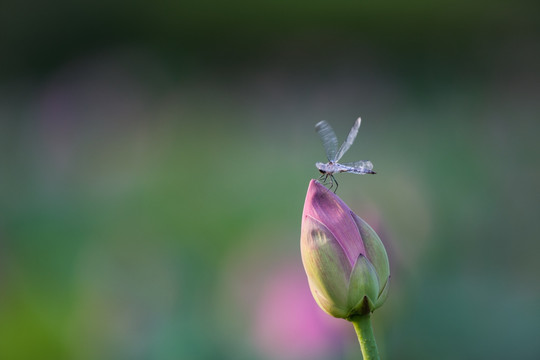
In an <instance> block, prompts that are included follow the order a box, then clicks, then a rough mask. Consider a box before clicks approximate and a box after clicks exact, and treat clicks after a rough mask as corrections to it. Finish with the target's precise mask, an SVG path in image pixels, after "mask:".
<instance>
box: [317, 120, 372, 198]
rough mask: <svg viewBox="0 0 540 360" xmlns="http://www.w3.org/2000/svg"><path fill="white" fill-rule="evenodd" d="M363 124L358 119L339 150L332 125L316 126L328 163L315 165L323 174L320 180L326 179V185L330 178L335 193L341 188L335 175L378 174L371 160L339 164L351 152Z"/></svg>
mask: <svg viewBox="0 0 540 360" xmlns="http://www.w3.org/2000/svg"><path fill="white" fill-rule="evenodd" d="M361 123H362V119H361V118H358V119H357V120H356V121H355V123H354V125H353V127H352V128H351V131H350V132H349V136H347V140H345V142H344V143H343V144H342V145H341V147H340V148H339V149H338V140H337V137H336V133H335V132H334V130H333V129H332V127H331V126H330V124H328V123H327V122H326V121H324V120H323V121H319V122H318V123H317V124H316V125H315V130H316V131H317V133H318V134H319V136H320V137H321V140H322V142H323V146H324V149H325V150H326V157H327V158H328V162H327V163H322V162H318V163H316V164H315V166H316V167H317V169H319V171H320V172H321V174H322V175H321V177H320V178H319V180H323V179H324V182H325V183H326V182H327V181H328V179H329V178H330V182H331V185H330V190H331V189H332V188H333V187H334V184H335V186H336V188H335V190H334V192H336V191H337V188H338V186H339V184H338V182H337V181H336V178H335V177H334V174H335V173H342V172H346V173H351V174H358V175H364V174H376V173H375V171H373V164H372V163H371V161H369V160H360V161H355V162H349V163H339V162H338V161H339V159H341V158H342V157H343V155H344V154H345V153H346V152H347V150H349V148H350V147H351V145H352V144H353V142H354V139H356V135H357V134H358V129H359V128H360V124H361Z"/></svg>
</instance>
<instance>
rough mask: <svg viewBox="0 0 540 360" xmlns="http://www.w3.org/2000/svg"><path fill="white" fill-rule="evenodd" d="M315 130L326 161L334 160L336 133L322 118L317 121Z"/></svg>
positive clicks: (336, 145) (336, 146) (336, 144)
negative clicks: (324, 152) (320, 141)
mask: <svg viewBox="0 0 540 360" xmlns="http://www.w3.org/2000/svg"><path fill="white" fill-rule="evenodd" d="M315 130H317V134H319V136H320V137H321V140H322V142H323V146H324V150H326V157H327V158H328V161H332V162H334V161H335V160H336V153H337V148H338V142H337V137H336V133H334V130H332V127H331V126H330V125H329V124H328V123H327V122H326V121H324V120H323V121H319V122H318V123H317V125H315Z"/></svg>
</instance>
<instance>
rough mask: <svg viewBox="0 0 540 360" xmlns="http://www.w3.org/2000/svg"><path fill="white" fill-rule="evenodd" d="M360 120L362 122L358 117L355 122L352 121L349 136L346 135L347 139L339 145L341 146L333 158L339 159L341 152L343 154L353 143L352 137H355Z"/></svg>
mask: <svg viewBox="0 0 540 360" xmlns="http://www.w3.org/2000/svg"><path fill="white" fill-rule="evenodd" d="M361 122H362V119H360V118H358V119H357V120H356V122H355V123H354V125H353V127H352V129H351V131H350V132H349V136H347V140H345V142H344V143H343V145H341V147H340V148H339V151H338V153H337V155H336V158H335V160H336V161H339V159H341V157H342V156H343V154H345V153H346V152H347V150H349V148H350V147H351V145H352V144H353V142H354V139H355V138H356V134H358V129H359V128H360V123H361Z"/></svg>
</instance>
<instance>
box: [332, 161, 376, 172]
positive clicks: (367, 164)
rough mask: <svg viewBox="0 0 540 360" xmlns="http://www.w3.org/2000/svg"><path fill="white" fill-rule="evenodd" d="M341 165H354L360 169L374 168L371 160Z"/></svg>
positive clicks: (353, 166)
mask: <svg viewBox="0 0 540 360" xmlns="http://www.w3.org/2000/svg"><path fill="white" fill-rule="evenodd" d="M340 165H345V166H348V167H352V168H355V169H358V170H373V164H372V163H371V161H369V160H360V161H355V162H348V163H340Z"/></svg>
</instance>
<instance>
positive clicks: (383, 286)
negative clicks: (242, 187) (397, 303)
mask: <svg viewBox="0 0 540 360" xmlns="http://www.w3.org/2000/svg"><path fill="white" fill-rule="evenodd" d="M300 243H301V252H302V262H303V264H304V269H305V271H306V274H307V277H308V282H309V287H310V289H311V293H312V295H313V297H314V298H315V301H316V302H317V304H319V306H320V307H321V309H323V310H324V311H325V312H327V313H328V314H330V315H332V316H334V317H337V318H344V319H350V318H351V317H353V316H355V315H366V314H369V313H371V312H373V311H374V310H375V309H377V308H378V307H380V306H381V305H382V304H383V303H384V301H385V299H386V296H387V293H388V282H389V279H390V266H389V264H388V256H387V255H386V250H385V248H384V245H383V243H382V242H381V240H380V239H379V236H378V235H377V234H376V233H375V231H374V230H373V229H372V228H371V227H370V226H369V225H368V224H367V223H366V222H365V221H364V220H362V219H361V218H360V217H358V216H357V215H356V214H355V213H353V212H352V210H351V209H349V207H348V206H347V205H346V204H345V203H344V202H343V201H342V200H341V199H340V198H339V197H338V196H337V195H336V194H334V193H333V192H332V191H329V190H328V189H327V188H326V187H324V186H323V185H322V184H321V183H319V182H318V181H316V180H311V182H310V183H309V188H308V191H307V195H306V201H305V203H304V213H303V214H302V231H301V239H300Z"/></svg>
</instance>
